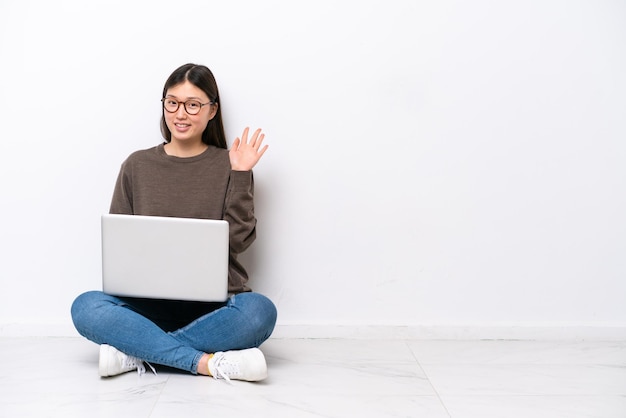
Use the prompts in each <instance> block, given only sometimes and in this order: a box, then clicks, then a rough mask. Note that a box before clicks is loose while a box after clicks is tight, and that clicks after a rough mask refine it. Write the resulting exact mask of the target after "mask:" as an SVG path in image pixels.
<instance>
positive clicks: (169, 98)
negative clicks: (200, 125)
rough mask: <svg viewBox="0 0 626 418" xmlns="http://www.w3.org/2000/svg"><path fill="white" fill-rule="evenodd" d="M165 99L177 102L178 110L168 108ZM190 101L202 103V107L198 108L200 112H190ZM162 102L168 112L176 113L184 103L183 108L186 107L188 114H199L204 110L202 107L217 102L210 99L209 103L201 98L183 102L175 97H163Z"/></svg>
mask: <svg viewBox="0 0 626 418" xmlns="http://www.w3.org/2000/svg"><path fill="white" fill-rule="evenodd" d="M165 100H172V101H174V102H176V110H168V109H167V108H166V107H165ZM189 102H196V103H199V104H200V109H199V110H198V112H196V113H191V112H189V109H187V103H189ZM161 104H162V105H163V110H165V111H166V112H167V113H176V112H178V109H180V105H181V104H182V105H183V109H185V112H187V114H188V115H197V114H198V113H200V112H201V111H202V108H203V107H204V106H208V105H213V104H216V102H213V101H209V102H208V103H202V102H201V101H200V100H195V99H190V100H187V101H186V102H181V101H179V100H176V99H174V98H172V97H164V98H162V99H161Z"/></svg>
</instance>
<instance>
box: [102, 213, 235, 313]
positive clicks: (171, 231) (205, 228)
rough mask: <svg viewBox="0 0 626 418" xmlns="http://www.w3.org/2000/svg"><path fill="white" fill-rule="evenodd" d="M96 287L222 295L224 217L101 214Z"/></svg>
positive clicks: (155, 294) (152, 294)
mask: <svg viewBox="0 0 626 418" xmlns="http://www.w3.org/2000/svg"><path fill="white" fill-rule="evenodd" d="M102 290H103V291H104V292H105V293H108V294H110V295H115V296H131V297H141V298H155V299H172V300H190V301H202V302H222V301H225V300H226V299H227V298H228V222H227V221H224V220H207V219H189V218H169V217H159V216H139V215H102Z"/></svg>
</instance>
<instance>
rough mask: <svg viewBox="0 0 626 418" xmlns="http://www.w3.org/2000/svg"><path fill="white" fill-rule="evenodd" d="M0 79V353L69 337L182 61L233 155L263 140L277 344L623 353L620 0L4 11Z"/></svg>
mask: <svg viewBox="0 0 626 418" xmlns="http://www.w3.org/2000/svg"><path fill="white" fill-rule="evenodd" d="M0 60H1V65H0V97H1V100H0V126H1V127H2V136H1V144H0V185H1V193H0V210H1V212H0V214H1V216H0V228H1V232H0V254H1V255H0V257H1V262H0V280H1V282H0V294H2V303H0V334H4V335H7V334H20V333H43V334H48V333H53V334H54V333H61V334H64V333H67V334H72V333H73V328H72V326H71V321H70V317H69V307H70V304H71V302H72V300H73V298H74V297H75V296H76V295H77V294H78V293H80V292H82V291H84V290H88V289H95V288H99V286H100V241H99V240H100V235H99V226H100V224H99V222H100V220H99V216H100V214H102V213H104V212H107V211H108V207H109V200H110V197H111V192H112V189H113V184H114V181H115V178H116V176H117V171H118V169H119V166H120V164H121V162H122V161H123V159H124V158H126V156H127V155H128V154H129V153H130V152H132V151H134V150H136V149H140V148H147V147H150V146H153V145H155V144H157V143H159V142H160V141H161V138H160V134H159V128H158V122H159V116H160V107H159V105H160V102H159V99H160V97H161V96H160V94H161V90H162V86H163V83H164V82H165V79H166V78H167V76H168V75H169V74H170V73H171V71H173V70H174V69H175V68H176V67H178V66H179V65H181V64H183V63H187V62H196V63H202V64H206V65H208V66H209V67H210V68H212V69H213V71H214V73H215V75H216V77H217V79H218V83H219V85H220V89H221V94H222V103H223V111H224V112H225V118H226V123H227V135H228V136H229V138H231V139H232V138H234V137H235V136H236V135H238V134H239V132H240V131H241V130H242V129H243V128H244V127H245V126H247V125H250V126H252V127H257V126H260V127H263V128H264V129H265V131H266V134H267V143H268V144H269V145H270V149H269V151H268V153H267V154H266V156H265V157H264V158H263V160H262V161H261V162H260V164H259V166H258V167H257V169H256V170H255V178H256V183H257V215H258V218H259V222H260V223H259V227H258V235H259V238H258V240H257V242H256V243H255V244H254V246H253V247H252V248H251V250H250V251H249V252H248V253H247V254H246V256H245V260H246V262H247V264H248V266H249V269H250V271H251V273H252V274H253V276H254V277H253V279H252V285H253V287H254V288H255V290H257V291H260V292H263V293H265V294H267V295H268V296H269V297H271V298H272V299H273V300H274V302H275V303H276V304H277V306H278V308H279V312H280V315H279V331H278V332H279V333H280V332H283V333H285V332H286V331H285V330H288V329H292V330H296V331H293V332H294V333H298V332H302V333H304V334H306V333H307V332H311V333H315V332H317V333H318V334H320V335H324V334H325V333H327V334H330V333H333V332H335V333H336V332H337V331H336V329H346V330H353V331H354V329H357V330H360V331H359V332H365V333H367V330H368V329H371V330H374V329H376V328H369V327H368V326H395V327H398V328H395V329H405V330H406V329H409V330H411V329H413V330H418V331H420V330H421V331H428V330H430V331H429V332H432V333H433V334H432V335H435V336H437V335H439V336H441V335H444V336H445V332H440V331H437V329H439V328H438V327H441V329H445V327H446V326H447V327H452V329H456V332H457V333H459V334H458V335H461V336H463V335H479V336H481V335H484V333H481V332H479V331H475V330H479V329H483V328H490V327H491V328H493V329H496V330H498V331H496V332H495V333H494V334H492V335H493V336H495V337H502V336H507V335H511V334H510V333H508V331H510V330H512V329H517V328H518V327H520V326H522V327H524V326H526V327H530V328H532V329H539V328H542V327H548V328H549V329H552V331H555V330H558V329H560V328H559V327H562V326H570V327H574V329H576V330H577V331H576V332H580V330H581V329H585V330H587V332H592V333H593V330H594V329H596V330H597V329H605V328H606V327H609V328H610V327H613V328H612V329H618V330H622V331H620V332H622V335H624V333H623V330H624V329H626V303H625V299H626V261H625V260H626V257H625V254H626V222H625V219H624V213H626V196H625V190H626V188H625V186H626V184H625V180H626V141H625V139H626V117H625V116H626V76H625V74H626V3H625V2H623V1H608V0H607V1H583V0H577V1H557V0H548V1H543V0H542V1H539V0H532V1H517V2H513V1H505V2H502V1H487V0H479V1H472V2H466V1H416V0H406V1H398V0H395V1H388V0H387V1H382V0H381V1H372V0H366V1H364V0H360V1H356V0H355V1H327V0H323V1H320V0H316V1H304V2H290V1H286V0H285V1H254V0H237V1H221V2H217V1H213V2H210V1H200V0H199V1H180V2H172V1H162V0H158V1H154V0H152V1H144V2H140V1H137V2H129V1H89V2H84V1H78V0H75V1H70V0H68V1H54V2H49V1H43V0H42V1H24V0H2V1H1V2H0ZM290 326H291V328H290ZM307 326H318V328H315V327H310V328H307ZM341 326H346V327H347V328H341ZM431 326H432V327H434V328H429V327H431ZM298 327H299V328H298ZM359 327H360V328H359ZM550 327H556V328H550ZM281 330H282V331H281ZM298 330H299V331H298ZM315 330H317V331H315ZM320 330H321V331H320ZM463 330H470V331H468V332H469V333H465V334H463ZM472 330H474V331H472ZM507 330H508V331H507ZM590 330H592V331H590ZM438 332H439V334H438ZM287 333H288V332H287ZM418 334H419V332H418Z"/></svg>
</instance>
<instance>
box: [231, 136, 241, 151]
mask: <svg viewBox="0 0 626 418" xmlns="http://www.w3.org/2000/svg"><path fill="white" fill-rule="evenodd" d="M240 143H241V140H240V139H239V138H235V140H234V141H233V146H232V147H231V148H230V149H231V150H237V149H239V144H240Z"/></svg>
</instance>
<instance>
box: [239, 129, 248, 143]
mask: <svg viewBox="0 0 626 418" xmlns="http://www.w3.org/2000/svg"><path fill="white" fill-rule="evenodd" d="M241 142H243V143H244V144H247V143H248V127H247V126H246V128H245V129H244V130H243V133H242V134H241Z"/></svg>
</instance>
